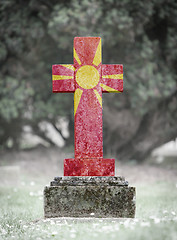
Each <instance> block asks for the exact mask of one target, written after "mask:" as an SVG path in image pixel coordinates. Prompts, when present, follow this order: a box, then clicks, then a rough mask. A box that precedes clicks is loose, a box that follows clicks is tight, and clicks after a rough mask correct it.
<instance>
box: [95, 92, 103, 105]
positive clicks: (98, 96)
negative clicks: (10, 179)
mask: <svg viewBox="0 0 177 240" xmlns="http://www.w3.org/2000/svg"><path fill="white" fill-rule="evenodd" d="M94 92H95V95H96V97H97V99H98V101H99V103H100V105H101V107H102V98H101V96H100V94H99V93H98V91H97V90H96V89H94Z"/></svg>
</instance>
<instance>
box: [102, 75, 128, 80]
mask: <svg viewBox="0 0 177 240" xmlns="http://www.w3.org/2000/svg"><path fill="white" fill-rule="evenodd" d="M102 78H109V79H123V74H113V75H104V76H102Z"/></svg>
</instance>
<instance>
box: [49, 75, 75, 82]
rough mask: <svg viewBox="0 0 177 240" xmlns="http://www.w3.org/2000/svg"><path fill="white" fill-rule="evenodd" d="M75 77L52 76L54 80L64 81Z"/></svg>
mask: <svg viewBox="0 0 177 240" xmlns="http://www.w3.org/2000/svg"><path fill="white" fill-rule="evenodd" d="M73 78H74V77H73V76H64V75H52V80H53V81H55V80H64V79H73Z"/></svg>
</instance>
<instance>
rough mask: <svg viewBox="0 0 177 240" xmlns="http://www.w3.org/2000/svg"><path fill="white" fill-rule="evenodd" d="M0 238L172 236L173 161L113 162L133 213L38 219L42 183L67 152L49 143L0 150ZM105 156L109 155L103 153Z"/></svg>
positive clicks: (176, 166) (176, 203)
mask: <svg viewBox="0 0 177 240" xmlns="http://www.w3.org/2000/svg"><path fill="white" fill-rule="evenodd" d="M0 156H1V157H0V239H25V240H26V239H61V240H68V239H77V240H80V239H84V240H87V239H89V240H90V239H106V240H107V239H136V240H138V239H143V240H144V239H148V240H149V239H156V240H158V239H159V240H164V239H170V240H172V239H174V240H176V239H177V161H176V159H175V158H174V159H168V161H163V162H162V163H158V164H157V163H154V161H151V162H150V161H148V162H145V163H142V164H137V163H136V162H135V161H129V162H127V163H121V162H116V166H117V169H116V175H117V176H121V175H123V176H125V178H126V180H128V181H129V184H130V186H135V187H136V218H135V219H103V218H100V219H99V218H97V219H94V218H92V217H93V216H94V213H92V214H91V218H86V219H69V218H61V219H59V218H58V219H44V218H43V214H44V213H43V189H44V186H45V185H48V184H49V182H50V181H51V180H52V179H53V177H55V176H61V175H63V174H62V173H63V167H62V165H63V160H64V158H66V157H72V155H71V154H70V153H66V151H65V154H64V151H61V150H58V149H55V148H51V149H45V148H38V149H35V150H30V151H21V152H8V153H5V152H4V153H3V152H1V155H0ZM109 157H110V156H109Z"/></svg>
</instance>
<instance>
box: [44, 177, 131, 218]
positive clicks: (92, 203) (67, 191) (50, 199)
mask: <svg viewBox="0 0 177 240" xmlns="http://www.w3.org/2000/svg"><path fill="white" fill-rule="evenodd" d="M44 215H45V217H47V218H53V217H102V218H110V217H111V218H121V217H122V218H133V217H134V216H135V188H134V187H129V186H128V182H127V181H125V179H124V177H113V176H111V177H66V176H65V177H55V178H54V181H52V182H51V183H50V186H46V187H45V189H44Z"/></svg>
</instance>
